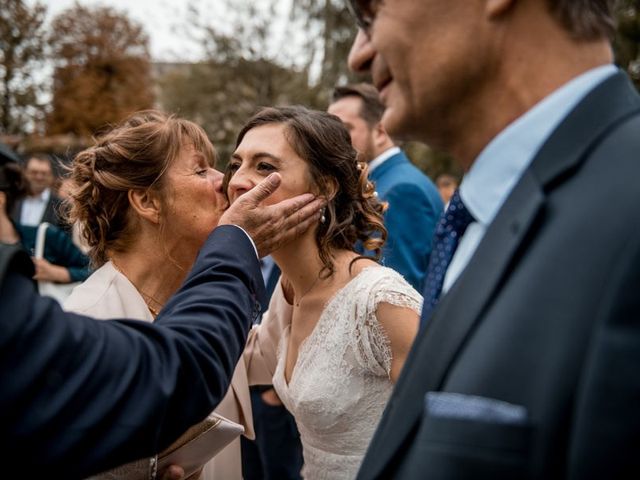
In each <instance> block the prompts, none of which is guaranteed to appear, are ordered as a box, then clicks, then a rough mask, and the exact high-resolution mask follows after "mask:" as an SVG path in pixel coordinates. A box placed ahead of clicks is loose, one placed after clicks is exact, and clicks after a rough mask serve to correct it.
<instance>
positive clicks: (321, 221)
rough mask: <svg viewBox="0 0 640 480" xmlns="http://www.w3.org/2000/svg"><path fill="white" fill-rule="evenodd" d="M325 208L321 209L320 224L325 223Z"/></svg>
mask: <svg viewBox="0 0 640 480" xmlns="http://www.w3.org/2000/svg"><path fill="white" fill-rule="evenodd" d="M324 212H325V207H322V216H321V217H320V223H324V222H326V221H327V217H325V216H324Z"/></svg>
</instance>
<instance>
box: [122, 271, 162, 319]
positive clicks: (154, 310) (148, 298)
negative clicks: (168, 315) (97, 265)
mask: <svg viewBox="0 0 640 480" xmlns="http://www.w3.org/2000/svg"><path fill="white" fill-rule="evenodd" d="M111 265H113V268H115V269H116V270H117V271H118V272H120V273H121V274H122V275H123V276H124V277H125V278H126V279H127V280H129V282H131V285H133V286H134V288H135V289H136V290H137V291H138V292H139V293H140V296H141V297H142V300H144V303H145V304H146V306H147V309H149V313H151V316H152V317H153V319H154V320H155V319H156V317H157V316H158V314H159V313H160V311H159V309H158V308H155V307H152V306H151V302H153V303H155V304H156V305H157V306H158V307H159V308H160V309H162V306H163V305H162V303H161V302H159V301H158V300H156V299H155V298H153V297H152V296H151V295H149V294H148V293H145V292H143V291H142V290H141V289H139V288H138V287H137V285H136V284H135V283H133V282H132V281H131V279H130V278H129V276H128V275H127V274H126V273H124V271H122V269H121V268H120V267H119V266H118V265H117V264H116V262H114V261H113V260H111Z"/></svg>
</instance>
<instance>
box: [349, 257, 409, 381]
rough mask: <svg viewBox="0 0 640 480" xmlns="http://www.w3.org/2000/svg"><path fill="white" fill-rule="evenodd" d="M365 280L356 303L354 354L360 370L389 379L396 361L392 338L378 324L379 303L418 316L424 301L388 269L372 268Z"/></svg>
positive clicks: (395, 273)
mask: <svg viewBox="0 0 640 480" xmlns="http://www.w3.org/2000/svg"><path fill="white" fill-rule="evenodd" d="M370 270H371V271H369V272H363V273H366V277H365V278H363V279H362V280H363V284H362V285H361V288H359V289H358V290H359V292H358V300H357V303H356V327H355V335H354V341H355V345H354V349H353V350H354V353H355V356H356V360H357V361H358V363H359V364H360V366H361V367H362V368H364V369H366V370H368V371H371V372H372V373H373V374H375V375H379V376H383V375H384V376H387V377H388V376H389V373H390V371H391V360H392V358H393V355H392V352H391V345H390V342H389V337H388V336H387V334H386V332H385V331H384V328H383V327H382V325H380V323H379V322H378V319H377V317H376V309H377V308H378V305H379V304H380V303H389V304H391V305H395V306H397V307H406V308H411V309H412V310H414V311H415V312H416V313H417V314H418V315H419V314H420V309H421V308H422V297H421V296H420V294H419V293H418V292H417V291H416V290H414V289H413V287H411V285H409V284H408V283H407V282H406V280H405V279H404V278H402V276H401V275H400V274H398V273H397V272H395V271H393V270H391V269H389V268H384V267H381V268H372V269H370Z"/></svg>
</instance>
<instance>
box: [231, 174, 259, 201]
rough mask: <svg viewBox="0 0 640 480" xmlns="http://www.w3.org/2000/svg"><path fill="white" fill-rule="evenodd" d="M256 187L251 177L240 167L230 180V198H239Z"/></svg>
mask: <svg viewBox="0 0 640 480" xmlns="http://www.w3.org/2000/svg"><path fill="white" fill-rule="evenodd" d="M254 186H255V182H253V181H252V179H251V176H250V175H249V174H248V173H247V172H246V171H245V170H244V169H243V168H242V167H240V168H239V169H238V170H236V172H235V173H234V174H233V176H232V177H231V179H230V180H229V187H228V193H229V197H231V198H235V197H238V196H240V195H242V194H243V193H246V192H248V191H249V190H251V189H252V188H253V187H254Z"/></svg>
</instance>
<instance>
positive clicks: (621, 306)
mask: <svg viewBox="0 0 640 480" xmlns="http://www.w3.org/2000/svg"><path fill="white" fill-rule="evenodd" d="M611 3H612V2H610V1H609V0H585V1H584V2H570V1H564V0H545V1H541V0H519V1H515V0H500V1H493V2H480V1H468V0H455V1H454V2H438V1H430V2H422V3H416V2H411V1H409V0H393V1H391V0H389V1H386V2H372V1H360V0H351V1H349V2H348V4H349V7H350V9H351V11H352V13H353V16H354V20H355V23H356V24H357V28H358V33H357V36H356V38H355V41H354V44H353V46H352V49H351V52H350V54H349V59H348V62H349V66H350V68H351V69H352V70H353V71H355V72H358V73H368V74H370V76H371V80H372V82H373V84H372V85H369V84H353V85H340V86H338V87H336V89H335V91H334V94H333V96H332V99H331V102H330V104H329V105H328V106H327V111H326V112H323V111H316V110H311V109H308V108H305V107H303V106H287V107H280V106H269V107H264V108H261V109H259V110H258V111H257V113H256V114H255V115H254V116H253V117H251V118H249V119H247V121H246V123H245V125H244V126H243V127H242V128H241V129H240V131H239V132H238V136H237V141H236V145H235V149H234V151H233V153H232V154H231V157H230V158H229V159H228V166H227V167H226V169H225V170H224V172H222V171H218V170H217V169H216V166H217V165H218V163H217V160H218V159H217V154H216V151H215V148H214V145H212V144H211V142H210V141H209V139H208V138H207V136H206V134H205V133H204V132H203V131H202V129H201V128H200V127H199V126H198V125H196V124H195V123H194V122H191V121H189V120H186V119H180V118H178V117H176V116H174V115H168V114H164V113H162V112H156V111H146V112H138V113H135V114H133V115H131V116H130V117H129V118H127V119H126V120H124V121H123V122H122V123H121V124H119V125H117V126H116V127H114V128H113V129H112V130H111V131H109V132H106V133H104V134H103V135H102V136H100V137H98V138H97V139H96V142H95V145H93V146H92V147H90V148H88V149H86V150H84V151H82V152H80V153H79V154H78V155H76V156H75V158H74V159H73V162H72V164H71V166H70V168H69V172H68V173H67V174H66V175H67V178H66V181H65V189H64V195H65V196H66V199H65V200H64V201H61V200H60V199H59V197H58V196H56V195H55V193H54V192H53V190H52V185H53V175H52V172H53V169H52V164H51V160H50V159H49V158H47V157H42V156H39V155H38V156H33V157H32V158H29V159H28V161H27V162H25V163H24V164H23V165H18V164H17V163H16V162H14V161H8V160H9V159H7V161H5V162H4V163H3V164H2V165H1V166H0V241H1V242H2V245H1V246H0V311H1V312H2V327H3V328H2V329H0V352H1V355H0V357H1V358H2V363H0V369H2V372H3V380H2V393H1V394H0V407H2V408H0V411H2V412H3V413H2V420H3V421H2V434H1V438H2V447H3V451H4V452H5V454H6V455H7V458H11V459H12V462H11V463H10V464H9V465H7V466H6V468H7V469H8V472H9V474H10V475H18V474H22V475H24V474H25V472H27V473H28V475H30V474H34V475H36V476H42V475H45V474H48V475H51V474H56V473H58V472H64V474H65V476H66V477H67V478H84V477H87V476H89V475H96V476H97V478H139V477H137V476H136V475H138V472H140V471H144V472H147V471H148V472H150V473H149V474H148V475H149V476H150V477H154V478H155V476H156V475H158V476H162V478H165V479H169V478H171V479H180V478H186V477H189V478H203V479H208V480H210V479H236V478H267V479H269V478H272V479H273V478H292V479H295V478H307V479H312V480H313V479H331V480H333V479H353V478H358V479H362V480H364V479H382V478H394V479H396V478H397V479H414V478H456V479H457V478H505V479H507V478H508V479H512V478H545V479H546V478H581V479H582V478H635V477H637V476H638V475H640V464H639V461H638V460H637V458H638V456H637V454H636V452H637V451H638V448H639V447H640V441H639V438H640V437H639V435H638V433H639V432H640V415H638V414H637V413H636V411H635V410H636V408H635V407H636V405H637V400H638V396H639V392H640V381H639V380H638V378H637V374H636V371H637V368H638V367H639V366H640V337H639V333H638V332H640V329H639V328H638V322H639V321H640V303H638V297H637V296H636V292H637V290H638V288H639V287H640V264H639V262H640V238H638V229H637V228H636V225H637V224H636V222H635V220H634V218H636V219H638V218H637V216H638V209H637V207H636V206H637V205H638V204H640V198H638V197H639V195H638V194H639V193H640V190H638V189H637V188H635V186H634V184H633V182H634V172H636V173H637V172H638V170H639V168H640V164H638V161H637V153H636V148H635V147H636V146H640V145H638V142H639V140H638V139H637V135H636V128H638V127H640V97H639V96H638V94H637V93H636V91H635V90H634V88H633V86H632V85H631V83H630V82H629V80H628V78H626V76H625V74H624V73H621V72H619V71H618V70H617V69H616V68H615V67H614V66H613V59H612V54H611V47H610V41H609V38H610V37H609V36H610V34H611V31H612V20H611V11H610V8H611ZM454 7H455V8H454ZM395 139H414V140H420V141H424V142H426V143H428V144H429V145H432V146H434V147H437V148H440V149H442V150H444V151H448V152H451V153H452V154H453V155H454V157H455V158H456V159H457V160H458V161H459V162H460V163H461V165H462V167H463V168H464V171H465V174H464V177H463V178H462V181H460V179H459V178H457V177H456V176H455V175H448V174H443V175H440V176H439V177H438V178H437V179H436V183H435V184H434V183H433V182H432V181H431V180H430V179H429V178H428V177H427V176H425V175H424V174H423V173H421V172H420V171H419V170H418V169H417V168H416V167H414V166H413V165H412V164H411V163H410V161H409V160H408V159H407V157H406V155H405V154H404V153H403V152H402V149H401V148H400V146H398V145H399V144H398V141H397V140H395ZM612 169H613V170H615V171H616V172H618V174H616V175H611V171H612ZM603 199H607V201H603ZM42 224H44V225H47V228H46V230H43V229H41V227H40V225H42ZM43 239H44V244H43ZM38 244H40V247H38ZM43 245H44V247H43ZM38 250H43V253H41V254H40V255H38V254H36V253H37V251H38ZM263 258H264V259H265V260H264V261H262V262H261V260H260V259H263ZM31 279H35V280H37V282H38V283H37V287H36V285H35V284H34V282H33V280H31ZM80 281H81V282H83V283H81V284H80V285H78V286H76V287H75V288H74V289H73V293H71V294H70V296H69V297H68V298H67V299H66V300H64V301H63V302H62V307H61V306H60V304H59V303H58V302H57V301H55V300H53V299H51V298H48V297H46V296H40V295H38V293H37V290H36V288H44V283H46V282H49V283H53V284H69V283H72V282H80ZM43 293H44V291H43ZM96 319H97V320H96ZM211 412H214V413H215V414H217V415H221V416H222V417H224V418H226V419H228V420H230V421H231V422H233V423H235V424H237V425H239V426H241V427H242V428H241V430H243V431H244V438H243V439H242V441H241V440H240V438H236V439H235V440H234V441H232V442H231V443H230V444H229V445H227V446H226V447H225V448H224V449H222V451H220V452H219V453H217V454H216V455H213V454H212V456H213V458H210V457H207V460H206V461H203V462H202V463H201V464H200V465H198V466H197V468H195V470H189V471H187V470H185V465H184V464H181V462H180V460H175V461H172V462H170V464H169V465H165V466H163V467H162V468H160V469H158V455H162V452H163V451H167V450H165V449H167V447H169V450H171V448H172V447H171V446H170V445H171V444H172V443H173V442H175V441H176V439H178V437H180V435H181V434H183V433H184V432H185V431H187V429H189V428H190V427H192V428H193V426H196V428H197V425H200V422H203V419H205V418H208V416H209V415H210V414H211ZM276 442H277V444H276V445H275V446H274V443H276ZM300 453H301V455H300ZM26 459H29V464H28V466H26ZM25 469H26V470H25ZM145 478H146V477H145Z"/></svg>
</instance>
